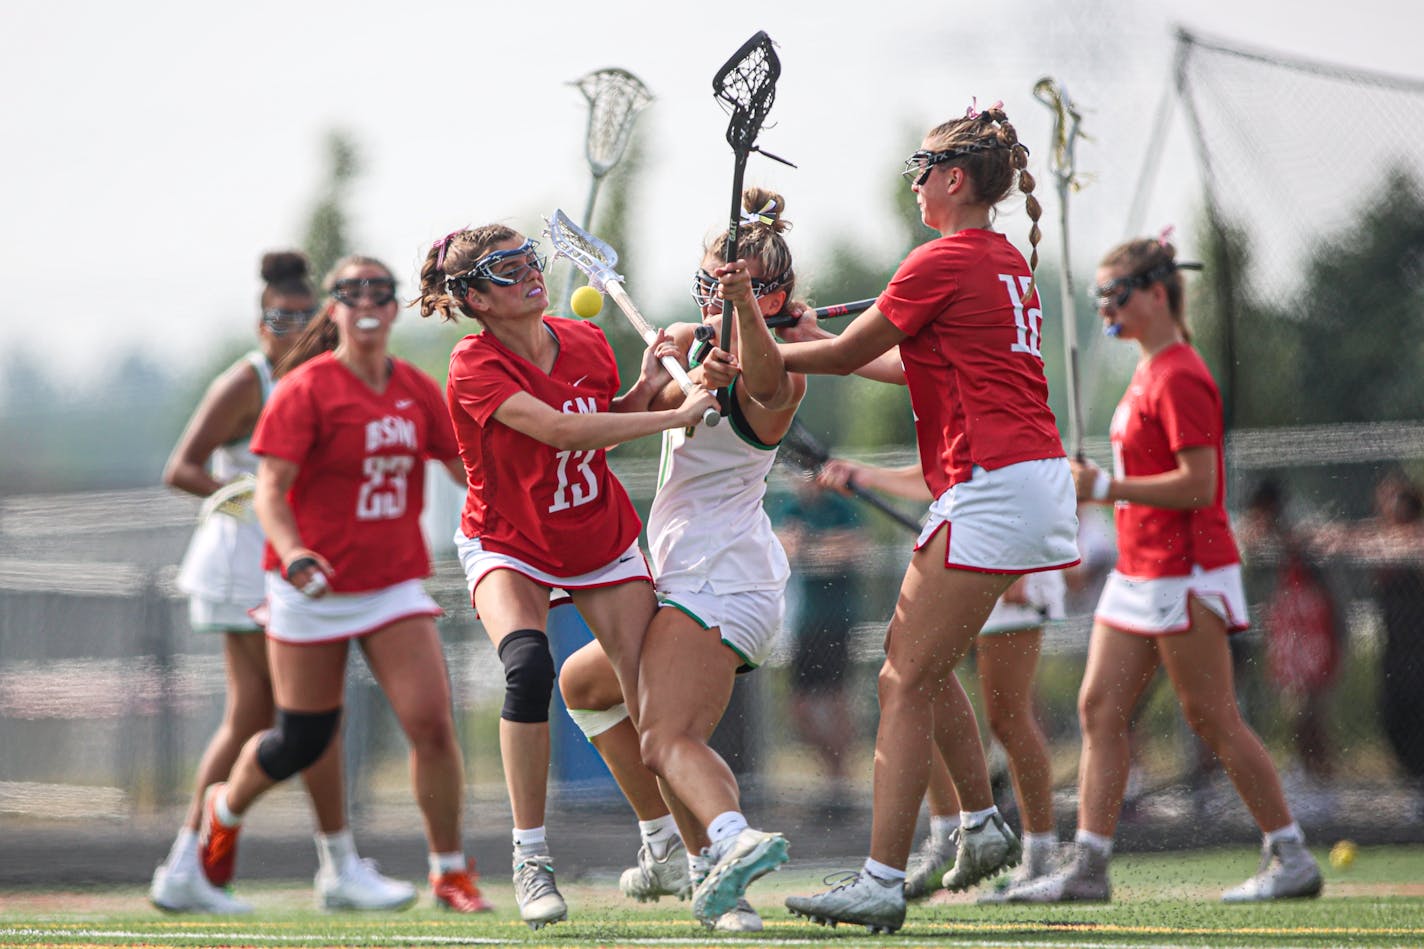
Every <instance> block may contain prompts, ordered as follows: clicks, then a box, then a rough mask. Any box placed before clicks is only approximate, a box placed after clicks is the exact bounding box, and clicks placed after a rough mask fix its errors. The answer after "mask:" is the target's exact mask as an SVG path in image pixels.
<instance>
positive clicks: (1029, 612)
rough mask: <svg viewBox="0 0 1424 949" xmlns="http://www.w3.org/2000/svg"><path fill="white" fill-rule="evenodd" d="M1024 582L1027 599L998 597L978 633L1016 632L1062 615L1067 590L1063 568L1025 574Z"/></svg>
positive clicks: (1060, 617)
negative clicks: (1009, 601)
mask: <svg viewBox="0 0 1424 949" xmlns="http://www.w3.org/2000/svg"><path fill="white" fill-rule="evenodd" d="M1023 583H1024V600H1025V601H1026V602H1023V603H1006V602H1005V601H1004V598H1003V597H999V599H998V600H997V601H995V603H994V609H993V611H992V612H990V613H989V618H988V619H986V620H985V621H984V628H983V629H981V630H979V635H980V636H993V635H994V634H995V633H1016V632H1018V631H1019V630H1024V629H1033V628H1035V627H1037V626H1042V625H1043V624H1044V623H1054V622H1057V621H1059V620H1061V619H1063V617H1064V615H1065V611H1064V608H1063V597H1064V596H1065V594H1067V592H1068V584H1067V583H1065V582H1064V580H1063V571H1061V570H1040V571H1039V572H1037V573H1030V574H1026V575H1025V576H1024V579H1023Z"/></svg>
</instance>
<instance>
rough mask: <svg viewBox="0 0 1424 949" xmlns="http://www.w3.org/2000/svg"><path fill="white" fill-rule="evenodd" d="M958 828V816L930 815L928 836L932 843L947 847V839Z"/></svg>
mask: <svg viewBox="0 0 1424 949" xmlns="http://www.w3.org/2000/svg"><path fill="white" fill-rule="evenodd" d="M958 828H959V815H958V814H944V815H940V814H931V815H930V836H931V837H933V838H934V842H935V843H937V844H939V845H940V846H941V847H948V846H949V838H950V837H951V836H952V835H953V834H954V832H955V830H957V829H958Z"/></svg>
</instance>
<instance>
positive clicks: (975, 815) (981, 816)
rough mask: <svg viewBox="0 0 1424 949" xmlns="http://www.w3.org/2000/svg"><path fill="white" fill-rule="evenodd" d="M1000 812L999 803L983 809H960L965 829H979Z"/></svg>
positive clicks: (961, 823) (960, 821) (962, 824)
mask: <svg viewBox="0 0 1424 949" xmlns="http://www.w3.org/2000/svg"><path fill="white" fill-rule="evenodd" d="M997 813H999V808H998V806H997V805H994V804H990V805H989V806H988V807H986V808H984V809H983V810H982V811H960V812H959V823H960V826H962V827H963V828H964V829H965V830H978V829H979V828H980V827H983V826H984V822H985V821H987V820H988V819H989V818H991V817H993V816H994V815H995V814H997Z"/></svg>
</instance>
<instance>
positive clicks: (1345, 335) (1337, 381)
mask: <svg viewBox="0 0 1424 949" xmlns="http://www.w3.org/2000/svg"><path fill="white" fill-rule="evenodd" d="M1421 185H1424V183H1421V182H1420V181H1418V180H1416V179H1414V178H1413V177H1412V176H1411V175H1409V174H1408V173H1407V172H1405V171H1403V170H1402V169H1395V170H1393V171H1391V172H1389V173H1388V174H1386V175H1385V176H1384V177H1383V182H1382V184H1381V186H1380V188H1379V190H1378V191H1377V192H1376V193H1375V194H1374V195H1373V196H1372V197H1371V198H1370V199H1369V200H1368V203H1367V204H1366V205H1365V207H1364V208H1363V209H1362V210H1361V212H1360V214H1359V216H1358V218H1357V219H1356V221H1355V223H1354V224H1353V225H1351V226H1350V227H1348V228H1347V229H1346V230H1344V231H1343V232H1342V233H1341V234H1339V235H1338V236H1337V237H1335V238H1334V239H1332V240H1329V241H1326V242H1323V243H1322V244H1321V245H1320V246H1319V248H1318V249H1317V250H1316V251H1315V253H1314V254H1313V255H1312V256H1311V259H1310V261H1309V265H1308V267H1309V269H1308V271H1307V275H1306V280H1305V285H1304V289H1303V290H1302V291H1301V293H1300V296H1299V298H1298V299H1297V300H1295V301H1294V302H1293V304H1292V306H1291V310H1292V312H1293V314H1294V315H1296V317H1297V319H1298V320H1299V322H1300V329H1301V332H1302V334H1303V336H1304V338H1305V341H1306V342H1308V343H1309V345H1308V346H1303V347H1302V350H1301V351H1302V355H1303V357H1304V358H1303V359H1302V369H1301V381H1302V384H1301V387H1300V388H1301V395H1302V396H1304V399H1303V400H1302V409H1304V410H1307V411H1308V415H1307V417H1306V418H1305V419H1304V420H1306V421H1312V422H1365V421H1387V420H1396V419H1418V418H1424V380H1421V377H1420V372H1419V367H1420V366H1421V365H1424V190H1421Z"/></svg>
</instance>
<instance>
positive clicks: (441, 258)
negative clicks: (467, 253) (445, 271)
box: [430, 227, 469, 270]
mask: <svg viewBox="0 0 1424 949" xmlns="http://www.w3.org/2000/svg"><path fill="white" fill-rule="evenodd" d="M467 230H469V228H468V227H462V228H459V229H458V230H454V231H451V232H450V233H449V234H446V235H445V236H444V237H442V238H440V239H439V240H438V241H436V242H435V243H433V244H431V245H430V249H431V250H438V251H439V253H438V254H436V255H435V269H436V270H440V269H442V268H443V267H444V266H445V254H446V252H447V251H449V250H450V242H451V241H452V240H454V239H455V237H456V236H457V235H459V234H463V233H464V232H465V231H467Z"/></svg>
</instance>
